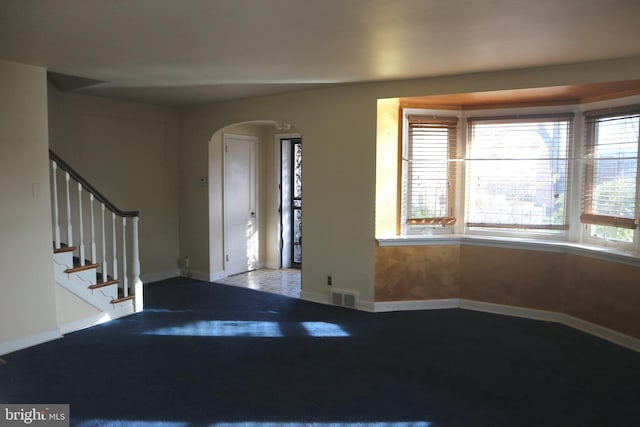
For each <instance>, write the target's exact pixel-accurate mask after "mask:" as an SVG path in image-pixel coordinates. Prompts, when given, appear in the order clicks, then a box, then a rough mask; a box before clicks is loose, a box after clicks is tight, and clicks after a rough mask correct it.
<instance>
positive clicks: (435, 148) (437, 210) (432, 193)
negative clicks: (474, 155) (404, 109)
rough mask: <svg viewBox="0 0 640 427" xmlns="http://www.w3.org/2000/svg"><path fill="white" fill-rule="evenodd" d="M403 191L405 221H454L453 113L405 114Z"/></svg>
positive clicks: (454, 137) (454, 150)
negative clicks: (406, 126)
mask: <svg viewBox="0 0 640 427" xmlns="http://www.w3.org/2000/svg"><path fill="white" fill-rule="evenodd" d="M407 119H408V120H407V121H408V140H407V147H406V148H407V149H406V150H404V156H403V162H404V163H405V167H404V170H405V171H406V174H405V176H404V179H405V180H406V183H405V191H404V192H403V194H404V197H405V200H404V203H405V206H406V208H405V210H406V215H405V216H406V223H407V224H409V225H452V224H454V223H455V221H456V220H455V216H454V212H455V209H454V200H455V177H456V165H455V162H453V161H452V160H454V159H455V157H456V153H457V151H456V150H457V149H456V147H457V136H456V127H457V124H458V119H457V118H456V117H435V116H420V115H409V116H408V118H407Z"/></svg>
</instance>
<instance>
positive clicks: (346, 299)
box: [331, 289, 358, 308]
mask: <svg viewBox="0 0 640 427" xmlns="http://www.w3.org/2000/svg"><path fill="white" fill-rule="evenodd" d="M357 303H358V293H357V292H354V291H342V290H338V289H335V290H332V291H331V304H333V305H339V306H341V307H348V308H356V304H357Z"/></svg>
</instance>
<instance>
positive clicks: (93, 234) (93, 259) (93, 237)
mask: <svg viewBox="0 0 640 427" xmlns="http://www.w3.org/2000/svg"><path fill="white" fill-rule="evenodd" d="M93 199H94V197H93V193H89V206H90V208H91V263H92V264H95V263H96V261H98V255H97V254H96V230H95V228H96V225H95V220H94V218H93Z"/></svg>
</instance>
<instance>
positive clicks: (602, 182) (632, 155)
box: [592, 116, 638, 218]
mask: <svg viewBox="0 0 640 427" xmlns="http://www.w3.org/2000/svg"><path fill="white" fill-rule="evenodd" d="M637 156H638V116H635V117H624V118H615V119H607V120H599V121H598V122H597V123H596V142H595V150H594V159H593V169H594V173H593V204H592V210H593V212H594V213H596V214H599V215H610V216H617V217H621V218H633V217H634V215H635V199H636V173H637V164H638V160H637Z"/></svg>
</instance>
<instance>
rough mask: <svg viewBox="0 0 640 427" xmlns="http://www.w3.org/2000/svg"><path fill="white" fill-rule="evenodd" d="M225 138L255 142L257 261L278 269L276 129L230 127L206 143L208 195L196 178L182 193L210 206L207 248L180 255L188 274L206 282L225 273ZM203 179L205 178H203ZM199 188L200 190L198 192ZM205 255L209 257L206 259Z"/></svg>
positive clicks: (258, 125) (257, 125)
mask: <svg viewBox="0 0 640 427" xmlns="http://www.w3.org/2000/svg"><path fill="white" fill-rule="evenodd" d="M225 134H234V135H244V136H252V137H255V138H256V139H257V140H258V153H257V154H258V159H257V162H258V166H257V167H258V198H259V199H258V204H259V206H258V216H259V242H260V248H259V258H258V262H259V263H260V264H261V265H263V266H268V267H270V268H277V259H278V258H277V257H278V253H277V244H278V240H277V239H278V233H277V227H278V221H279V216H278V203H277V197H278V194H277V181H276V180H277V173H278V172H277V170H276V169H277V167H276V160H277V158H276V153H279V149H277V147H276V129H275V126H274V125H273V124H263V123H255V122H254V123H243V124H237V125H231V126H228V127H225V128H224V129H220V130H219V131H217V132H215V133H214V135H213V136H212V137H211V140H210V141H209V148H208V151H209V154H208V158H209V164H208V169H209V170H208V178H209V185H208V192H207V191H202V189H201V187H200V186H199V185H198V184H197V182H199V181H198V180H197V179H196V181H193V179H194V178H195V175H192V177H191V178H190V179H191V181H189V182H187V183H186V185H185V187H184V190H185V191H186V193H187V194H188V195H190V197H192V198H194V199H198V200H199V202H200V203H203V202H204V200H202V199H204V198H208V204H209V221H208V224H209V228H208V230H209V234H210V236H209V239H210V241H209V247H208V248H207V249H208V251H196V252H194V253H193V255H191V253H189V252H185V251H187V250H188V249H184V250H183V251H181V254H182V256H183V257H185V256H187V255H188V256H189V257H190V259H191V263H192V264H191V268H190V270H191V271H190V272H191V273H193V274H195V275H196V276H198V277H203V278H208V277H210V273H213V276H214V277H217V276H220V275H222V274H224V273H223V270H224V256H223V249H224V239H223V232H224V229H223V192H222V188H223V182H222V162H223V148H222V147H223V145H222V142H223V138H224V135H225ZM205 176H206V175H205ZM198 187H200V189H198ZM207 255H208V257H207Z"/></svg>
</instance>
